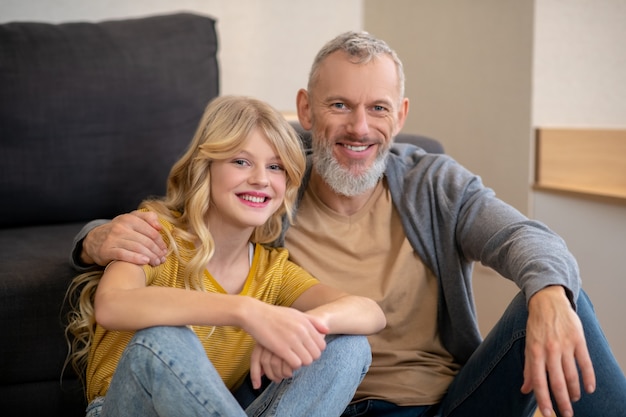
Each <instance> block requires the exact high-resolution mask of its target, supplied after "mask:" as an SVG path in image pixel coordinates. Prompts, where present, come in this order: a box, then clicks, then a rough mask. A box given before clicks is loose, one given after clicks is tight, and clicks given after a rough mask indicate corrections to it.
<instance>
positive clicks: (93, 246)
mask: <svg viewBox="0 0 626 417" xmlns="http://www.w3.org/2000/svg"><path fill="white" fill-rule="evenodd" d="M160 230H161V224H160V223H159V221H158V218H157V215H156V214H155V213H150V212H140V211H133V212H131V213H127V214H122V215H120V216H117V217H115V218H114V219H113V220H111V221H108V220H94V221H91V222H89V223H87V224H86V225H85V226H84V227H83V228H82V230H81V231H80V232H79V233H78V234H77V235H76V237H75V238H74V246H73V249H72V253H71V255H70V264H71V265H72V266H73V267H74V268H75V269H76V270H78V271H86V270H89V269H93V268H94V267H95V266H98V265H99V266H105V265H107V264H108V263H109V262H111V261H113V260H119V261H126V262H130V263H134V264H137V265H145V264H150V265H159V264H161V263H162V262H164V261H165V255H166V254H167V247H166V245H165V243H164V242H163V239H162V238H161V235H160V233H159V231H160Z"/></svg>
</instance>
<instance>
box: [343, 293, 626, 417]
mask: <svg viewBox="0 0 626 417" xmlns="http://www.w3.org/2000/svg"><path fill="white" fill-rule="evenodd" d="M577 313H578V316H579V317H580V319H581V321H582V324H583V327H584V331H585V338H586V340H587V348H588V349H589V354H590V355H591V360H592V362H593V368H594V371H595V374H596V391H595V392H594V393H593V394H587V393H585V392H584V391H583V392H582V398H581V399H580V400H579V401H578V402H576V403H574V404H573V409H574V416H575V417H589V416H603V417H604V416H606V417H608V416H611V417H626V378H624V374H623V372H622V371H621V369H620V367H619V364H618V363H617V361H616V360H615V357H614V356H613V353H612V352H611V349H610V347H609V344H608V342H607V340H606V338H605V336H604V334H603V332H602V329H601V328H600V325H599V323H598V320H597V318H596V316H595V312H594V310H593V306H592V304H591V302H590V301H589V298H588V297H587V295H586V294H585V293H584V292H582V291H581V294H580V296H579V297H578V300H577ZM527 318H528V311H527V309H526V301H525V298H524V296H523V295H522V294H518V295H517V296H516V297H515V298H514V299H513V301H512V302H511V304H510V305H509V307H508V308H507V310H506V311H505V313H504V314H503V316H502V318H501V319H500V320H499V321H498V323H497V324H496V325H495V326H494V328H493V329H492V331H491V332H490V333H489V335H488V336H487V338H486V339H485V340H484V341H483V343H482V344H481V345H480V346H479V347H478V349H477V350H476V351H475V352H474V354H473V355H472V356H471V357H470V359H469V361H468V362H467V363H466V364H465V365H464V366H463V368H461V371H460V372H459V374H458V375H457V376H456V378H455V379H454V381H453V382H452V384H451V385H450V388H449V389H448V393H447V394H446V395H445V396H444V398H443V400H442V402H441V403H440V404H435V405H433V406H423V407H399V406H396V405H394V404H392V403H388V402H385V401H378V400H367V401H361V402H359V403H356V404H351V405H350V406H348V408H347V409H346V411H345V412H344V414H343V417H357V416H363V417H365V416H376V417H420V416H436V417H476V416H481V417H483V416H484V417H530V416H532V415H533V413H534V411H535V408H536V406H537V404H536V401H535V397H534V395H533V394H532V393H531V394H528V395H524V394H522V393H521V392H520V388H521V386H522V383H523V380H524V373H523V372H524V348H525V341H526V339H525V336H526V321H527ZM582 386H583V385H582V382H581V387H582ZM553 407H554V409H555V410H556V411H557V415H560V414H559V413H558V409H557V406H556V404H554V406H553Z"/></svg>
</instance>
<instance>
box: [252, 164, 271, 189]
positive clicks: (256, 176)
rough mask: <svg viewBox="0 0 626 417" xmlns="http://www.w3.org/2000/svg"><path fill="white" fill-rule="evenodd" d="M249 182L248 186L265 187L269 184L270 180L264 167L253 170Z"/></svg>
mask: <svg viewBox="0 0 626 417" xmlns="http://www.w3.org/2000/svg"><path fill="white" fill-rule="evenodd" d="M249 182H250V184H254V185H260V186H262V187H267V186H268V185H269V183H270V180H269V178H268V176H267V171H266V170H265V167H258V168H255V169H254V172H253V173H252V175H251V176H250V179H249Z"/></svg>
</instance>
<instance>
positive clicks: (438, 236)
mask: <svg viewBox="0 0 626 417" xmlns="http://www.w3.org/2000/svg"><path fill="white" fill-rule="evenodd" d="M310 172H311V168H310V164H309V167H308V170H307V173H306V175H305V179H304V181H303V184H302V187H301V188H300V197H301V196H302V194H303V192H304V189H305V188H306V186H307V184H308V181H309V178H310ZM385 176H386V178H387V181H388V184H389V189H390V192H391V197H392V200H393V203H394V205H395V206H396V208H397V209H398V212H399V213H400V217H401V219H402V224H403V225H404V231H405V233H406V235H407V238H408V239H409V242H410V243H411V245H412V246H413V249H414V250H415V252H416V253H417V254H418V255H419V256H420V257H421V259H422V260H423V262H425V264H426V265H427V266H428V267H429V268H430V269H431V270H432V271H433V273H434V274H435V276H436V277H438V280H439V303H438V322H439V330H440V334H441V337H442V341H443V343H444V345H445V346H446V348H447V349H448V351H449V352H450V353H451V354H452V355H453V356H454V357H455V359H456V360H457V361H458V362H459V363H461V364H464V363H465V362H467V359H468V358H469V356H470V355H471V354H472V353H473V352H474V350H475V349H476V348H477V347H478V344H479V343H480V342H481V340H482V338H481V335H480V331H479V329H478V322H477V316H476V309H475V305H474V299H473V295H472V288H471V278H472V265H473V262H474V261H478V262H481V263H482V264H484V265H486V266H489V267H491V268H493V269H494V270H496V271H497V272H498V273H500V274H501V275H502V276H504V277H506V278H509V279H511V280H512V281H513V282H515V283H516V284H517V286H518V287H519V288H521V290H522V291H523V293H524V295H525V296H526V300H528V299H529V298H530V297H531V296H532V295H533V294H534V293H535V292H537V291H539V290H540V289H542V288H544V287H546V286H548V285H562V286H563V287H565V288H566V291H567V293H568V297H569V298H570V301H571V302H572V305H573V306H574V307H575V302H574V301H575V300H576V299H577V298H578V292H579V290H580V275H579V271H578V265H577V263H576V260H575V259H574V257H573V256H572V254H571V253H570V252H569V250H568V249H567V246H566V245H565V242H564V241H563V239H561V238H560V237H559V236H558V235H556V234H555V233H554V232H552V231H551V230H550V229H549V228H548V227H546V226H545V225H544V224H542V223H540V222H537V221H533V220H530V219H528V218H527V217H525V216H523V215H522V214H521V213H520V212H519V211H517V210H516V209H515V208H513V207H511V206H510V205H508V204H506V203H504V202H503V201H502V200H499V199H498V198H496V196H495V193H494V192H493V190H491V189H489V188H487V187H485V186H484V185H483V184H482V181H481V179H480V178H479V177H478V176H476V175H474V174H472V173H470V172H469V171H468V170H466V169H465V168H463V167H462V166H461V165H460V164H458V163H457V162H456V161H454V160H453V159H452V158H450V157H449V156H447V155H442V154H428V153H426V152H424V151H423V150H421V149H420V148H417V147H415V146H413V145H408V144H400V143H396V144H394V145H393V146H392V148H391V153H390V155H389V158H388V163H387V168H386V171H385ZM287 227H288V225H287V222H285V225H284V229H283V234H282V236H281V238H280V239H279V240H278V241H277V244H279V245H282V244H283V243H284V234H285V233H284V232H286V230H287Z"/></svg>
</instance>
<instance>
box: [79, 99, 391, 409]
mask: <svg viewBox="0 0 626 417" xmlns="http://www.w3.org/2000/svg"><path fill="white" fill-rule="evenodd" d="M304 169H305V159H304V155H303V152H302V149H301V145H300V142H299V138H298V137H297V135H296V133H295V131H294V130H293V129H292V128H291V126H290V125H289V124H288V123H287V122H286V121H285V119H284V118H283V117H282V116H281V115H280V113H278V112H277V111H276V110H274V109H273V108H271V107H270V106H268V105H267V104H265V103H263V102H260V101H258V100H255V99H251V98H245V97H234V96H226V97H220V98H217V99H215V100H213V101H212V102H211V103H210V104H209V105H208V106H207V108H206V111H205V113H204V115H203V118H202V120H201V122H200V125H199V127H198V130H197V132H196V134H195V136H194V138H193V140H192V142H191V144H190V146H189V149H188V150H187V152H186V153H185V155H184V156H183V157H182V158H181V159H180V160H179V161H178V162H177V163H176V164H175V165H174V167H173V168H172V170H171V172H170V175H169V178H168V186H167V193H166V196H165V197H164V198H162V199H150V200H146V201H144V202H143V203H142V204H141V207H140V209H141V210H143V211H146V212H147V213H146V215H148V216H157V217H158V221H159V222H160V224H161V233H162V235H163V237H164V239H165V241H166V243H167V245H168V247H169V251H170V252H169V255H168V256H167V259H166V261H165V262H164V263H163V264H161V265H159V266H157V267H152V266H149V265H146V266H143V267H141V266H137V265H134V264H130V263H126V262H112V263H110V264H109V265H108V266H107V268H106V269H105V271H104V272H96V273H87V274H83V275H80V276H78V277H77V278H76V279H75V280H74V281H73V283H72V286H71V287H70V290H69V291H70V294H71V293H73V292H75V291H78V290H79V289H80V297H79V298H78V305H77V306H76V307H75V308H74V312H73V315H72V316H71V319H70V323H69V325H68V328H67V332H68V337H69V335H70V334H71V335H72V336H73V337H72V338H71V339H72V341H71V343H72V351H71V355H70V360H71V362H72V364H73V365H74V367H75V369H77V371H78V373H79V375H83V371H84V367H85V366H86V374H85V378H86V393H87V398H88V401H89V406H88V408H87V415H88V416H98V415H102V416H125V415H128V416H138V415H140V416H153V415H154V416H157V415H158V416H187V415H190V416H191V415H193V416H196V415H198V416H199V415H203V416H245V415H255V416H257V415H262V416H274V415H280V416H325V417H327V416H332V415H336V416H339V415H340V414H341V413H342V412H343V410H344V408H345V406H346V405H347V404H348V403H349V402H350V400H351V399H352V395H353V394H354V391H355V390H356V387H357V386H358V384H359V383H360V381H361V379H362V377H363V376H364V374H365V372H366V371H367V369H368V367H369V363H370V360H371V354H370V350H369V344H368V342H367V339H366V338H365V337H364V336H358V335H363V334H371V333H375V332H377V331H379V330H380V329H382V328H383V327H384V326H385V317H384V315H383V313H382V311H381V309H380V308H379V307H378V305H377V304H376V303H375V302H374V301H372V300H370V299H367V298H363V297H357V296H353V295H349V294H346V293H343V292H341V291H339V290H337V289H334V288H331V287H328V286H326V285H324V284H321V283H319V282H318V281H317V280H316V279H314V278H313V277H312V276H310V275H309V274H308V273H306V272H305V271H304V270H302V269H301V268H299V267H298V266H296V265H295V264H293V263H291V262H290V261H289V260H288V253H287V251H286V250H284V249H275V248H269V247H266V246H264V245H263V244H267V243H270V242H272V241H273V240H274V239H275V238H276V237H277V236H278V234H279V233H280V230H281V228H282V222H283V219H284V218H286V220H287V221H291V212H292V206H293V204H294V201H295V199H296V194H297V191H298V186H299V185H300V181H301V178H302V175H303V172H304ZM148 213H150V214H148ZM337 334H342V336H330V335H337ZM348 335H352V336H348ZM248 374H249V375H250V381H251V384H252V387H253V388H254V389H259V388H260V387H261V380H262V377H263V376H265V377H266V380H270V381H271V383H270V384H269V386H268V387H267V388H266V389H264V390H263V391H262V392H261V393H260V394H259V391H256V392H254V396H253V398H254V397H257V398H256V399H255V400H254V401H253V402H252V403H251V404H250V401H248V400H245V399H244V398H249V395H245V394H250V392H252V391H251V390H249V389H247V386H248V382H247V381H246V377H247V375H248ZM235 394H236V395H237V398H239V401H238V400H237V399H236V397H235ZM244 409H245V411H244Z"/></svg>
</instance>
